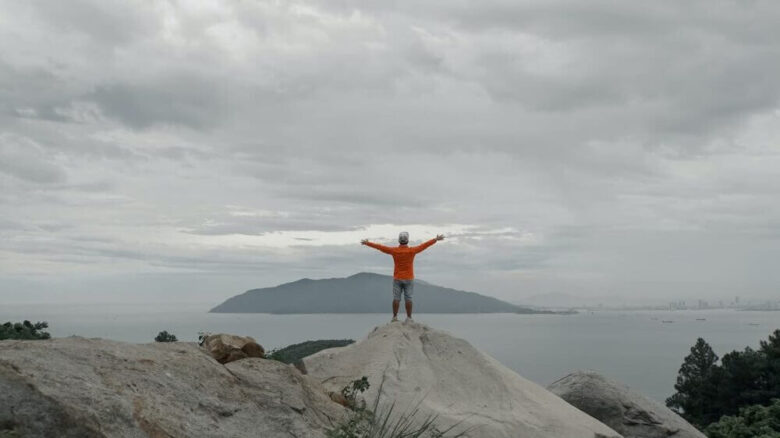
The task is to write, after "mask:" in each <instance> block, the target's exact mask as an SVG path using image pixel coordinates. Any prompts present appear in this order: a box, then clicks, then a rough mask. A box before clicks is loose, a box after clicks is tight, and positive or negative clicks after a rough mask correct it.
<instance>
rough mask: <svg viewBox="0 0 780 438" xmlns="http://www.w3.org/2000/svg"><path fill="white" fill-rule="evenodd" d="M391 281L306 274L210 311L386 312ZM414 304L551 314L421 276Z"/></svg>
mask: <svg viewBox="0 0 780 438" xmlns="http://www.w3.org/2000/svg"><path fill="white" fill-rule="evenodd" d="M391 285H392V278H391V277H389V276H387V275H381V274H374V273H370V272H361V273H359V274H355V275H352V276H349V277H346V278H326V279H321V280H312V279H308V278H304V279H301V280H298V281H293V282H291V283H285V284H281V285H279V286H274V287H266V288H261V289H252V290H248V291H246V292H244V293H243V294H240V295H236V296H234V297H232V298H229V299H228V300H226V301H225V302H223V303H222V304H220V305H218V306H216V307H214V308H213V309H211V312H214V313H276V314H292V313H386V312H388V310H389V307H390V300H391V299H392V295H391ZM414 309H415V312H418V313H525V314H531V313H553V312H549V311H544V310H536V309H530V308H527V307H523V306H518V305H516V304H512V303H508V302H506V301H502V300H499V299H497V298H493V297H489V296H486V295H481V294H478V293H475V292H466V291H462V290H456V289H451V288H447V287H442V286H436V285H434V284H431V283H428V282H425V281H422V280H415V284H414ZM402 313H403V312H402Z"/></svg>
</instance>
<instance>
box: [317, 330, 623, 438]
mask: <svg viewBox="0 0 780 438" xmlns="http://www.w3.org/2000/svg"><path fill="white" fill-rule="evenodd" d="M303 362H304V363H305V365H306V369H307V370H308V372H309V375H310V376H313V377H316V378H318V379H319V380H320V381H321V382H322V383H323V386H325V387H326V389H329V390H331V391H338V390H340V389H341V388H343V387H344V386H346V385H348V384H349V383H350V382H351V381H352V380H355V379H359V378H360V377H361V376H367V377H368V380H369V382H370V384H371V388H370V389H369V391H368V392H367V393H366V399H367V400H368V402H369V404H371V403H372V401H373V400H375V399H376V397H377V395H378V391H379V388H380V386H381V388H382V389H381V396H380V398H379V400H380V406H381V408H380V409H387V408H388V406H389V404H390V403H392V402H395V409H396V410H400V411H404V410H406V409H410V408H413V407H415V406H418V403H419V409H420V412H419V414H418V417H417V418H422V417H425V416H427V415H428V414H436V415H437V416H438V417H437V423H439V424H440V425H441V426H443V427H445V428H446V427H448V426H450V425H453V424H456V423H460V426H459V427H458V428H457V429H456V430H458V431H460V430H465V429H469V428H472V429H471V430H472V432H471V433H470V434H469V436H471V437H479V438H493V437H495V438H498V437H506V438H508V437H513V438H515V437H523V438H595V437H619V436H620V435H619V434H617V433H616V432H615V431H613V430H612V429H610V428H609V427H607V426H605V425H604V424H602V423H600V422H598V421H597V420H595V419H594V418H592V417H590V416H588V415H586V414H585V413H583V412H582V411H580V410H578V409H576V408H574V407H573V406H571V405H570V404H568V403H566V402H564V401H563V400H561V399H560V398H559V397H557V396H555V395H554V394H552V393H550V392H549V391H547V390H546V389H544V388H543V387H541V386H539V385H537V384H535V383H532V382H530V381H528V380H526V379H524V378H522V377H520V376H519V375H517V374H516V373H515V372H513V371H512V370H510V369H508V368H506V367H505V366H503V365H501V364H500V363H498V361H496V360H495V359H493V358H491V357H489V356H487V355H486V354H484V353H482V352H480V351H478V350H477V349H475V348H474V347H472V346H471V345H470V344H469V343H468V342H466V341H464V340H462V339H458V338H455V337H453V336H451V335H449V334H447V333H444V332H441V331H438V330H433V329H430V328H428V327H426V326H424V325H421V324H417V323H410V324H406V323H404V324H402V323H391V324H387V325H385V326H382V327H378V328H376V329H374V331H373V332H372V333H371V334H369V335H368V337H367V338H366V339H363V340H361V341H360V342H357V343H355V344H352V345H349V346H346V347H341V348H333V349H328V350H323V351H321V352H319V353H317V354H315V355H312V356H309V357H307V358H304V359H303Z"/></svg>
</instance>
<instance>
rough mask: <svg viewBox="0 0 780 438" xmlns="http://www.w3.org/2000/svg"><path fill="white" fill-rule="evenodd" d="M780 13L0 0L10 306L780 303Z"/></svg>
mask: <svg viewBox="0 0 780 438" xmlns="http://www.w3.org/2000/svg"><path fill="white" fill-rule="evenodd" d="M778 16H780V4H779V3H776V2H768V1H756V2H747V3H744V2H727V1H714V2H689V3H685V4H681V3H679V2H674V1H666V0H664V1H657V2H652V3H616V2H601V1H595V2H587V3H585V4H583V3H580V2H571V1H546V0H545V1H542V0H533V1H524V2H514V3H512V2H509V3H507V2H499V1H484V2H452V1H429V2H422V3H420V2H410V1H399V2H392V3H387V2H371V1H369V2H365V1H361V2H357V1H345V2H337V3H333V2H326V1H316V0H315V1H291V2H281V3H279V2H269V1H256V2H255V1H253V2H212V3H209V2H187V1H183V2H175V3H167V2H141V3H133V2H114V1H103V0H100V1H98V0H87V1H83V2H75V3H72V2H3V3H0V17H3V18H0V299H2V300H3V302H6V303H12V302H75V301H106V302H117V303H120V302H128V301H145V302H155V301H176V300H178V301H183V300H187V301H197V302H214V303H217V302H220V301H221V300H223V299H225V298H226V297H229V296H232V295H235V294H236V293H240V292H241V291H244V290H248V289H252V288H257V287H264V286H273V285H277V284H281V283H285V282H289V281H294V280H296V279H299V278H303V277H310V278H328V277H343V276H348V275H352V274H355V273H357V272H362V271H370V272H377V273H383V274H386V273H389V272H391V269H392V266H391V263H390V260H389V258H388V257H387V256H386V255H383V254H381V253H378V252H375V251H368V250H366V249H365V248H363V247H361V246H360V244H359V242H360V239H362V238H369V239H372V240H377V241H380V242H383V243H387V244H391V243H393V242H394V241H395V239H396V238H397V235H398V233H399V232H400V231H409V232H410V234H411V239H412V241H413V242H420V241H422V240H424V239H428V238H431V237H433V236H435V235H436V234H438V233H443V234H445V235H446V236H447V238H446V240H445V241H444V242H442V243H441V244H437V245H436V246H435V247H433V248H431V249H430V250H429V251H427V252H426V253H424V254H422V255H421V256H420V257H418V259H417V265H416V267H415V271H416V274H417V275H418V277H419V278H422V279H425V280H428V281H431V282H433V283H435V284H439V285H443V286H449V287H454V288H457V289H462V290H473V291H477V292H480V293H483V294H486V295H490V296H494V297H497V298H500V299H503V300H507V301H511V302H522V301H523V299H525V298H528V297H531V296H534V295H540V294H550V293H565V294H570V295H573V296H577V297H582V298H584V299H591V298H593V297H599V296H617V297H620V299H622V300H625V301H626V302H641V301H643V300H658V301H659V302H662V303H664V302H665V303H669V302H673V301H677V300H687V301H691V300H698V299H702V300H715V301H717V300H727V299H729V298H728V297H733V296H736V295H739V296H741V297H745V298H747V297H751V298H752V299H756V300H771V299H774V298H775V297H777V296H778V295H780V294H779V292H780V270H778V269H777V268H776V265H777V260H780V202H778V199H780V172H778V169H780V148H779V147H778V138H780V79H778V78H780V42H778V39H777V38H776V34H777V17H778Z"/></svg>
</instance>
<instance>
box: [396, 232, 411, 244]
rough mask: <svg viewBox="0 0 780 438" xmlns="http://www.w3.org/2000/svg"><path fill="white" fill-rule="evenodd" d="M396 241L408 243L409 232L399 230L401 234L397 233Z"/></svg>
mask: <svg viewBox="0 0 780 438" xmlns="http://www.w3.org/2000/svg"><path fill="white" fill-rule="evenodd" d="M398 243H400V244H401V245H406V244H407V243H409V233H407V232H406V231H401V234H399V235H398Z"/></svg>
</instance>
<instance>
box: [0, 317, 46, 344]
mask: <svg viewBox="0 0 780 438" xmlns="http://www.w3.org/2000/svg"><path fill="white" fill-rule="evenodd" d="M48 327H49V323H47V322H46V321H43V322H36V323H35V324H33V323H31V322H30V321H27V320H25V321H24V322H17V323H11V322H10V321H9V322H6V323H5V324H3V325H0V340H3V339H23V340H29V339H49V338H51V335H50V334H49V333H48V332H45V331H43V329H45V328H48Z"/></svg>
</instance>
